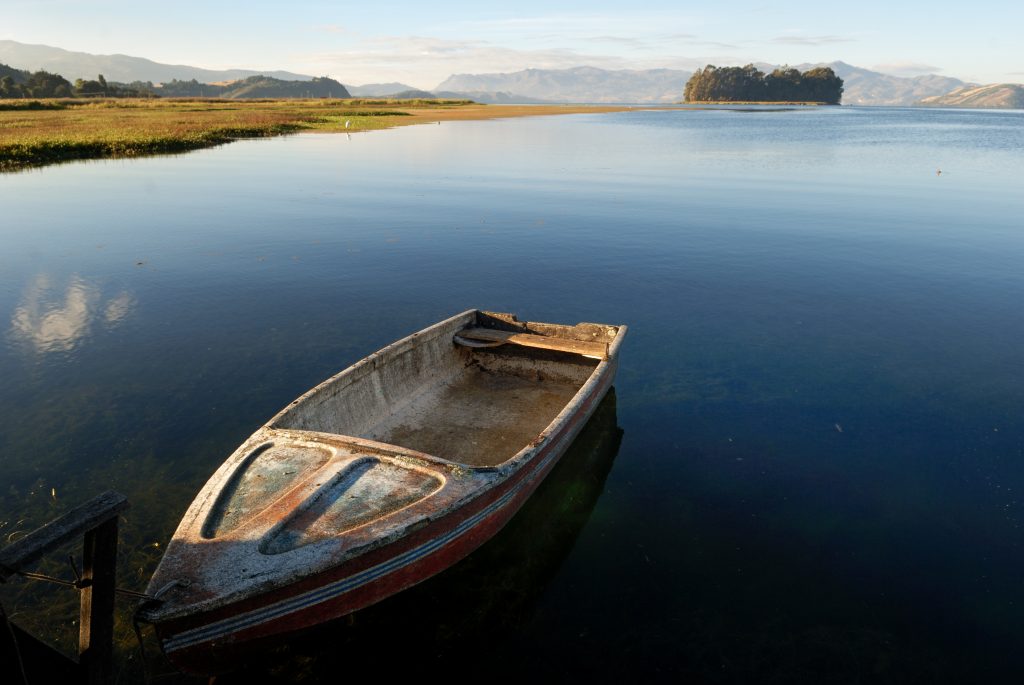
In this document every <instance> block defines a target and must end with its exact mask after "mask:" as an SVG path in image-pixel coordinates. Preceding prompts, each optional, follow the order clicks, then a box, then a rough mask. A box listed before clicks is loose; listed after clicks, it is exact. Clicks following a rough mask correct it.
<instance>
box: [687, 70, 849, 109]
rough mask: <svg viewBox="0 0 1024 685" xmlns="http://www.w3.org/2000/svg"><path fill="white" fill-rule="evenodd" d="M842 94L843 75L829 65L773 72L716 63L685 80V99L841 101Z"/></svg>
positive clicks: (697, 100)
mask: <svg viewBox="0 0 1024 685" xmlns="http://www.w3.org/2000/svg"><path fill="white" fill-rule="evenodd" d="M842 97H843V79H841V78H839V77H838V76H836V74H835V72H834V71H832V69H831V68H829V67H817V68H814V69H808V70H807V71H805V72H803V73H801V72H800V71H799V70H797V69H793V68H791V67H782V68H780V69H776V70H775V71H773V72H772V73H770V74H765V73H764V72H763V71H761V70H760V69H758V68H757V67H755V66H754V65H753V64H748V65H747V66H745V67H716V66H713V65H711V64H709V65H708V66H706V67H704V68H703V69H698V70H697V71H695V72H694V74H693V76H691V77H690V80H689V81H687V82H686V88H685V90H684V91H683V99H684V100H685V101H686V102H822V103H825V104H828V105H838V104H839V101H840V100H841V99H842Z"/></svg>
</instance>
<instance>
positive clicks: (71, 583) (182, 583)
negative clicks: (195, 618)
mask: <svg viewBox="0 0 1024 685" xmlns="http://www.w3.org/2000/svg"><path fill="white" fill-rule="evenodd" d="M68 565H69V566H70V567H71V573H72V574H73V575H74V576H75V579H74V580H66V579H64V578H55V577H54V576H48V575H46V574H45V573H35V572H33V571H16V572H15V573H17V575H19V576H21V577H22V578H27V579H28V580H41V581H45V582H47V583H53V584H54V585H63V586H64V587H73V588H75V589H76V590H84V589H85V588H87V587H90V586H91V585H92V581H91V580H89V579H86V578H82V574H81V573H80V572H79V571H78V566H77V565H76V564H75V558H74V556H72V555H68ZM189 585H190V583H189V582H188V581H187V580H172V581H171V582H169V583H167V585H164V586H163V587H162V588H160V589H159V590H157V591H156V592H155V593H153V594H151V595H149V594H146V593H145V592H137V591H135V590H128V589H126V588H121V587H115V588H114V592H115V593H117V594H119V595H124V596H125V597H134V598H135V599H142V600H146V601H149V602H159V601H160V598H161V597H162V596H163V595H164V593H166V592H167V591H168V590H170V589H171V588H174V587H188V586H189Z"/></svg>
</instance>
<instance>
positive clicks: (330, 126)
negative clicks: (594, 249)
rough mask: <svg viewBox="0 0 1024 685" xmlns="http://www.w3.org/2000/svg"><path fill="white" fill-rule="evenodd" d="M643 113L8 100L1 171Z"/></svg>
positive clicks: (348, 103)
mask: <svg viewBox="0 0 1024 685" xmlns="http://www.w3.org/2000/svg"><path fill="white" fill-rule="evenodd" d="M654 108H655V107H650V109H654ZM638 109H648V107H641V106H629V105H481V104H477V103H469V102H458V101H394V100H369V99H357V100H249V101H246V100H202V99H174V100H171V99H166V100H135V99H110V100H40V101H28V102H21V101H18V100H6V101H0V173H4V172H8V173H9V172H18V171H23V170H25V169H30V168H38V167H42V166H49V165H51V164H61V163H64V162H71V161H78V160H87V159H119V158H125V157H143V156H152V155H161V154H181V153H185V152H191V151H193V150H200V149H204V148H209V147H216V146H218V145H224V144H226V143H230V142H234V141H235V140H239V139H245V138H263V137H271V136H280V135H287V134H291V133H304V132H330V133H356V132H361V131H371V130H380V129H385V128H395V127H398V126H410V125H415V124H433V123H437V122H441V121H478V120H486V119H508V118H516V117H525V116H555V115H560V114H605V113H610V112H625V111H634V110H638Z"/></svg>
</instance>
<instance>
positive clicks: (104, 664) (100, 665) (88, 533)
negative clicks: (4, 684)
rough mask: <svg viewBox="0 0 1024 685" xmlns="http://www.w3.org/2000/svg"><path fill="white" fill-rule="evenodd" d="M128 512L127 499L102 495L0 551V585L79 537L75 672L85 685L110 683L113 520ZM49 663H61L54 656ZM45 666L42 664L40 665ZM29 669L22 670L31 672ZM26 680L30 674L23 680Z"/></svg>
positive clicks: (114, 561) (114, 553)
mask: <svg viewBox="0 0 1024 685" xmlns="http://www.w3.org/2000/svg"><path fill="white" fill-rule="evenodd" d="M127 508H128V500H127V498H126V497H125V496H124V495H122V494H120V493H117V492H113V491H109V492H105V493H103V494H102V495H100V496H98V497H94V498H93V499H91V500H89V501H88V502H86V503H85V504H83V505H81V506H78V507H75V508H74V509H72V510H71V511H69V512H67V513H66V514H64V515H63V516H61V517H60V518H58V519H56V520H54V521H51V522H50V523H47V524H46V525H45V526H43V527H42V528H40V529H38V530H36V531H33V532H32V533H29V534H28V535H26V536H25V537H23V538H22V539H20V540H18V541H17V542H14V543H11V544H10V545H8V546H7V547H5V548H4V549H3V550H0V581H5V580H7V578H8V577H10V576H13V575H16V574H18V573H19V572H23V571H26V570H27V567H29V566H31V565H32V564H34V563H35V562H36V561H38V560H39V559H41V558H42V557H43V556H44V555H45V554H47V553H50V552H54V551H56V550H57V549H58V548H60V546H61V545H64V544H66V543H68V542H70V541H72V540H74V539H75V538H77V537H78V536H80V535H82V534H83V533H84V534H85V547H84V548H83V550H82V551H83V561H82V565H83V572H82V578H81V582H80V583H79V584H78V586H79V590H80V591H81V593H82V597H81V611H80V615H79V619H80V625H79V632H78V655H79V662H78V670H79V672H80V673H81V674H82V677H83V679H84V682H86V683H89V684H90V685H99V684H100V683H107V682H110V679H111V675H112V672H113V669H112V663H113V646H114V593H115V587H114V586H115V574H116V567H117V517H118V514H120V513H121V512H122V511H124V510H125V509H127ZM48 651H50V652H52V654H51V656H50V657H48V659H50V660H57V661H59V660H61V659H63V658H64V657H63V656H62V655H61V654H60V653H58V652H56V651H54V650H48ZM44 665H45V664H44ZM33 666H34V665H33V664H28V663H26V664H25V667H26V668H25V670H26V671H33V670H34V668H33ZM29 678H30V680H32V679H33V678H32V676H31V674H30V675H29Z"/></svg>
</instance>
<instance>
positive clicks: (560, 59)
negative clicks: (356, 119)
mask: <svg viewBox="0 0 1024 685" xmlns="http://www.w3.org/2000/svg"><path fill="white" fill-rule="evenodd" d="M599 37H600V36H599ZM603 38H605V39H611V38H615V37H612V36H604V37H603ZM606 42H615V41H613V40H607V41H606ZM681 47H685V46H681ZM611 52H612V51H608V52H601V51H595V52H584V51H582V50H574V49H570V48H539V49H534V50H528V49H516V48H509V47H503V46H500V45H495V44H492V43H489V42H487V41H480V40H447V39H442V38H434V37H428V36H404V37H403V36H390V37H384V38H374V39H369V40H363V41H360V42H358V43H355V44H352V45H350V46H347V47H346V49H344V50H336V51H332V52H321V53H314V54H306V55H295V56H293V58H292V59H293V61H294V63H295V64H296V66H297V68H298V67H301V69H304V70H305V71H308V72H311V73H320V74H330V75H331V76H333V77H334V78H337V79H339V80H341V81H343V82H345V83H350V84H354V85H359V84H363V83H373V82H389V81H401V82H403V83H407V84H410V85H413V86H416V87H418V88H424V89H427V90H429V89H431V88H434V87H436V86H437V85H438V84H439V83H441V82H442V81H444V80H445V79H446V78H448V76H450V75H452V74H466V73H469V74H485V73H499V72H513V71H520V70H522V69H531V68H532V69H569V68H572V67H579V66H592V67H600V68H602V69H650V68H660V67H664V68H674V69H694V68H696V67H698V66H704V65H705V64H708V63H717V64H728V63H734V62H735V63H743V64H746V62H748V61H750V59H749V58H748V57H741V56H736V55H722V54H716V55H698V56H688V55H678V54H675V55H673V54H657V55H650V56H641V55H637V54H631V55H628V56H623V55H617V54H610V53H611ZM744 60H746V61H744Z"/></svg>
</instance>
